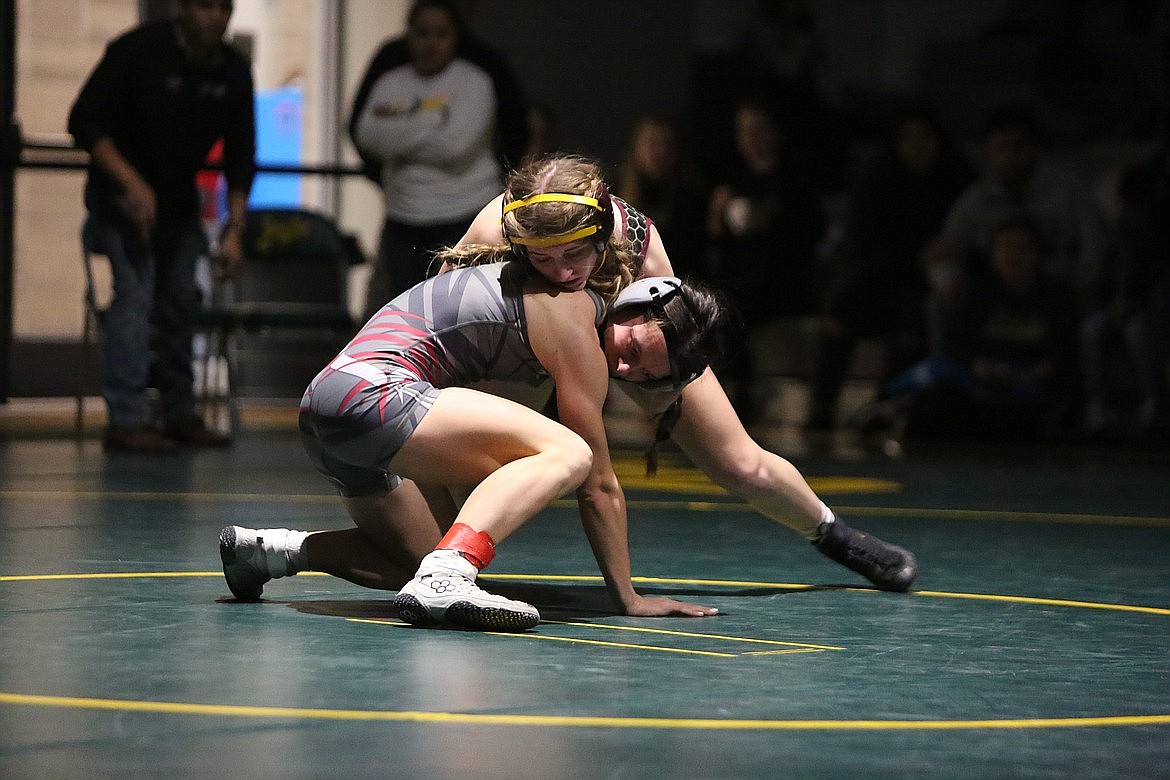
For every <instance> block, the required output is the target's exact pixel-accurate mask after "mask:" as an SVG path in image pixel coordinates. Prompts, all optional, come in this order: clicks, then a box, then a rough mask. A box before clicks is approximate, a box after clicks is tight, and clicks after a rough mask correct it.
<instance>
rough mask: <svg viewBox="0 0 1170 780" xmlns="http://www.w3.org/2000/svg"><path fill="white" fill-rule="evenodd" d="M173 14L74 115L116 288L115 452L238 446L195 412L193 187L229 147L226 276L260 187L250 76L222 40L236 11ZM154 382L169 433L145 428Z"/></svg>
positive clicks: (121, 53) (183, 8) (187, 2)
mask: <svg viewBox="0 0 1170 780" xmlns="http://www.w3.org/2000/svg"><path fill="white" fill-rule="evenodd" d="M178 8H179V15H178V17H177V18H175V19H173V20H167V21H161V22H151V23H148V24H145V25H143V26H141V27H138V28H136V29H134V30H131V31H130V32H128V33H126V34H124V35H122V36H121V37H119V38H117V39H116V40H114V41H113V42H112V43H111V44H110V45H109V46H108V47H107V48H106V51H105V54H104V55H103V56H102V59H101V61H100V62H99V63H98V64H97V67H96V68H95V69H94V71H93V72H92V73H91V74H90V76H89V78H88V79H87V80H86V82H85V85H84V86H83V87H82V89H81V92H80V94H79V95H78V96H77V100H76V102H75V103H74V104H73V107H72V109H71V111H70V113H69V132H70V133H71V134H72V135H73V138H74V141H75V142H76V144H77V145H78V146H80V147H82V148H84V149H85V150H87V151H88V152H89V154H90V166H89V175H88V179H87V181H86V186H85V206H86V210H87V212H88V219H87V223H86V228H85V236H86V241H87V243H88V245H89V246H90V248H91V249H93V250H95V251H98V252H100V253H101V254H104V255H106V256H107V257H108V258H109V261H110V269H111V272H112V274H113V280H114V297H113V300H112V301H111V303H110V305H109V308H108V309H107V311H106V315H105V317H104V318H103V322H102V326H103V349H104V353H105V358H104V360H105V372H104V379H103V388H102V394H103V396H104V397H105V400H106V405H107V408H108V412H109V414H108V426H107V428H106V432H105V436H104V439H103V444H104V446H105V448H106V449H108V450H123V451H131V452H165V451H168V450H172V449H174V448H175V447H176V446H177V445H178V444H182V445H187V446H193V447H219V446H226V445H227V444H230V439H228V438H227V437H226V436H223V435H221V434H218V433H216V432H214V431H210V430H208V429H207V428H206V427H205V425H204V422H203V420H202V419H201V418H200V417H199V416H198V415H197V414H196V412H195V397H194V389H193V384H194V383H193V376H192V337H193V331H192V317H191V314H192V312H193V311H194V310H195V309H196V307H197V306H198V305H199V298H198V295H197V288H196V282H195V271H196V263H197V261H198V259H199V257H200V256H202V255H204V254H205V253H206V252H207V251H208V246H207V243H208V242H207V237H206V234H205V233H204V228H203V223H202V221H201V219H200V200H199V195H198V192H197V190H196V187H195V174H196V173H197V172H198V171H199V170H200V168H201V167H202V166H203V164H204V160H205V159H206V158H207V155H208V153H209V152H210V151H211V149H212V146H213V145H214V144H215V143H216V141H217V140H219V139H221V138H222V139H223V165H224V173H225V175H226V178H227V207H228V218H227V221H226V224H225V225H224V228H223V233H222V235H221V236H220V240H219V245H218V249H219V253H220V255H221V257H222V260H223V273H224V274H226V275H229V276H230V275H232V274H234V273H235V272H236V270H237V268H238V267H239V264H240V263H241V262H242V261H243V259H244V257H243V247H242V232H243V227H244V218H245V215H246V213H247V206H248V193H249V191H250V189H251V186H252V178H253V176H254V174H255V119H254V90H253V85H252V71H251V65H250V64H249V62H248V61H247V59H245V58H244V56H243V55H241V54H240V53H239V52H237V51H236V50H235V49H233V48H231V47H230V46H228V45H227V44H226V43H224V40H223V37H224V34H225V32H226V31H227V25H228V21H229V20H230V19H231V15H232V4H231V2H228V0H180V2H179V5H178ZM152 347H153V362H152ZM152 380H153V384H154V386H155V387H157V389H158V391H159V394H160V402H161V407H162V422H163V429H162V430H161V431H159V430H158V429H156V428H154V427H153V426H151V425H150V424H149V420H148V413H147V403H146V388H147V385H148V383H149V382H151V381H152Z"/></svg>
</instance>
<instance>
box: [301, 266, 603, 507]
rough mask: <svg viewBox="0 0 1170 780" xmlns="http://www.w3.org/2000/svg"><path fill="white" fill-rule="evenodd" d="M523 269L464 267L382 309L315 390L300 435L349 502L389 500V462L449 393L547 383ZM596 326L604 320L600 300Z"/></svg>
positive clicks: (392, 482)
mask: <svg viewBox="0 0 1170 780" xmlns="http://www.w3.org/2000/svg"><path fill="white" fill-rule="evenodd" d="M528 273H529V271H528V269H527V267H526V266H524V265H522V264H519V263H496V264H492V265H481V266H473V267H469V268H459V269H456V270H453V271H449V272H448V273H445V274H440V275H439V276H437V277H435V278H433V279H428V280H427V281H425V282H422V283H421V284H418V285H415V286H414V287H412V288H411V289H409V290H407V291H406V292H404V293H402V294H401V295H399V296H398V297H397V298H395V299H394V300H392V301H390V303H388V304H386V305H385V306H383V307H382V308H381V309H380V310H379V311H378V313H377V314H375V315H374V316H373V317H371V318H370V321H369V322H367V323H366V324H365V326H363V327H362V329H361V330H360V331H359V332H358V334H357V335H356V336H354V338H353V340H352V341H350V342H349V344H348V345H346V347H345V348H344V349H343V350H342V351H341V353H340V354H339V355H338V356H337V357H336V358H334V359H333V360H332V361H330V363H329V365H328V366H326V367H325V368H324V369H323V370H322V371H321V372H320V373H319V374H317V376H316V378H314V379H313V381H312V382H311V383H310V384H309V387H308V389H307V390H306V391H305V395H304V397H303V398H302V399H301V406H300V429H301V434H302V440H303V442H304V445H305V449H306V450H307V451H308V453H309V457H310V459H311V460H312V461H313V465H314V466H316V468H317V470H318V471H320V472H321V473H322V474H324V475H325V476H326V478H328V479H329V480H330V481H331V482H333V483H334V485H336V486H337V488H338V490H339V491H340V492H341V494H342V495H344V496H365V495H377V494H380V493H385V492H386V491H388V490H392V489H393V488H395V487H396V486H397V484H398V482H399V481H400V480H399V479H398V478H397V477H396V476H394V475H390V474H388V473H387V470H386V469H387V463H388V462H389V461H390V459H391V458H392V457H394V455H395V453H397V452H398V450H399V449H400V448H401V447H402V445H403V444H404V443H405V442H406V440H407V439H408V438H409V437H410V435H411V434H412V433H413V432H414V430H415V428H416V427H417V426H418V424H419V422H420V421H421V420H422V418H423V416H424V415H426V413H427V410H429V409H430V408H431V405H432V404H433V403H434V400H435V398H436V397H438V394H439V392H440V390H442V388H444V387H466V386H468V385H471V384H472V383H474V382H477V381H480V380H501V381H507V382H524V383H535V382H539V381H541V380H543V379H544V378H546V377H547V376H548V372H547V371H546V370H545V369H544V367H543V366H541V364H540V362H539V361H538V360H537V358H536V355H535V354H533V352H532V348H531V346H530V345H529V343H528V332H527V323H526V321H525V318H524V299H523V284H524V280H525V278H526V276H527V274H528ZM589 295H590V296H591V297H592V298H593V301H594V305H595V306H596V311H597V314H596V318H595V323H596V324H597V325H600V324H601V322H602V319H603V317H604V306H603V304H602V301H601V298H600V297H599V296H598V295H596V294H595V293H593V292H589Z"/></svg>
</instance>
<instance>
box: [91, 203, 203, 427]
mask: <svg viewBox="0 0 1170 780" xmlns="http://www.w3.org/2000/svg"><path fill="white" fill-rule="evenodd" d="M84 236H85V238H84V240H85V242H86V245H87V246H88V247H89V249H90V251H93V252H96V253H97V254H103V255H105V256H106V257H107V258H108V259H109V262H110V271H111V274H112V276H113V283H114V293H113V298H112V299H111V301H110V305H109V306H108V307H107V309H106V312H105V315H104V316H103V317H102V348H103V352H104V377H103V382H102V396H103V397H104V398H105V401H106V407H107V409H108V415H109V417H108V422H109V424H110V425H115V426H134V425H143V424H146V423H147V422H148V420H147V405H146V388H147V387H148V386H153V387H155V388H157V389H158V391H159V399H160V402H161V405H162V413H163V417H164V419H167V420H174V419H178V418H181V417H189V416H191V415H193V414H194V413H195V395H194V387H193V385H194V379H193V376H192V371H191V360H192V354H191V351H192V344H191V342H192V337H193V335H194V329H193V317H192V315H193V314H194V312H195V311H196V310H197V308H198V306H199V305H200V304H199V293H198V290H197V288H196V285H195V266H196V263H197V261H198V259H199V257H200V256H201V255H203V254H205V253H206V252H207V248H208V247H207V236H206V235H205V234H204V232H203V227H202V225H201V224H200V222H199V220H198V219H197V218H195V217H192V218H191V219H190V220H183V221H172V222H166V223H161V224H160V226H159V228H158V229H157V230H156V231H155V233H154V240H153V241H152V242H148V241H147V240H145V239H144V238H143V237H142V236H141V235H139V234H138V231H137V230H135V229H134V228H133V227H131V226H130V225H129V224H126V223H123V222H122V221H121V220H119V221H111V220H106V219H102V218H99V217H97V216H94V215H92V214H91V215H90V217H89V219H88V222H87V224H86V227H85V231H84Z"/></svg>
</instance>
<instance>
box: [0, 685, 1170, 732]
mask: <svg viewBox="0 0 1170 780" xmlns="http://www.w3.org/2000/svg"><path fill="white" fill-rule="evenodd" d="M0 704H23V705H29V706H36V707H61V708H66V709H86V710H114V711H118V712H151V713H162V714H172V715H218V716H222V717H246V718H295V719H302V720H303V719H314V720H347V721H392V722H406V723H432V724H448V725H477V726H529V727H550V726H555V727H578V728H597V727H608V728H638V729H702V730H722V731H729V730H739V731H743V730H754V731H958V730H971V729H1052V728H1085V727H1089V726H1097V727H1099V726H1114V727H1116V726H1129V727H1133V726H1165V725H1170V715H1114V716H1103V717H1086V718H1004V719H1000V720H763V719H751V720H748V719H734V718H728V719H718V718H621V717H605V716H587V715H578V716H574V715H486V714H473V713H462V712H415V711H409V710H403V711H394V710H342V709H323V708H307V707H253V706H242V705H232V704H198V703H194V702H166V701H135V700H133V699H96V698H78V697H71V696H37V695H30V694H22V693H3V692H0Z"/></svg>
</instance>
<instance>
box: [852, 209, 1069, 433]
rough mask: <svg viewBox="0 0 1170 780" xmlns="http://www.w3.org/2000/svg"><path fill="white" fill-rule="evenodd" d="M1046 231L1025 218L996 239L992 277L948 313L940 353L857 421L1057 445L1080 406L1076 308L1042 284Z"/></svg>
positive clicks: (977, 280)
mask: <svg viewBox="0 0 1170 780" xmlns="http://www.w3.org/2000/svg"><path fill="white" fill-rule="evenodd" d="M1042 246H1043V244H1042V236H1041V231H1040V228H1039V227H1038V226H1037V225H1036V224H1035V223H1034V222H1033V221H1032V220H1031V219H1029V218H1028V217H1026V216H1016V217H1012V218H1009V219H1008V220H1007V221H1005V222H1004V223H1003V224H1002V225H1000V226H999V228H998V229H997V230H995V231H993V233H992V238H991V256H990V260H989V263H988V268H987V269H986V271H987V272H986V273H980V274H978V275H977V276H974V277H973V278H972V281H971V283H970V284H968V285H966V286H965V287H964V288H963V292H962V293H961V295H960V297H959V299H958V300H957V302H956V305H954V306H953V307H950V308H948V309H947V317H946V319H945V320H944V321H943V323H942V325H943V327H942V344H941V349H940V350H939V351H938V352H937V353H936V354H934V355H932V356H931V357H929V358H926V359H925V360H923V361H922V362H920V363H918V364H917V365H915V366H913V367H912V368H910V369H908V370H907V371H905V372H903V373H902V374H900V375H898V376H896V377H894V378H893V379H892V380H891V381H889V382H888V383H886V385H885V386H884V387H883V388H882V391H881V400H880V401H879V402H878V403H876V404H874V405H873V406H871V407H870V408H869V409H868V410H867V413H866V415H865V417H864V419H863V420H861V421H860V422H861V423H862V425H863V426H864V427H866V428H867V429H868V430H869V431H870V432H874V431H876V430H878V429H881V428H887V427H889V426H891V425H892V424H894V423H895V422H897V421H898V418H899V417H905V416H908V418H909V419H908V423H907V424H908V430H907V435H908V436H942V437H946V438H952V437H960V438H980V439H987V438H996V439H1036V438H1041V439H1051V438H1055V437H1057V436H1058V435H1060V434H1061V433H1062V432H1063V431H1064V429H1065V428H1064V426H1063V423H1064V422H1066V421H1067V419H1068V416H1069V411H1070V409H1071V406H1072V402H1073V399H1074V398H1075V391H1074V388H1075V377H1076V348H1077V344H1076V339H1077V335H1076V322H1077V317H1078V314H1077V306H1076V302H1075V299H1074V297H1073V295H1072V294H1071V292H1070V291H1069V289H1068V287H1067V286H1066V285H1065V284H1064V283H1063V282H1061V281H1060V280H1057V279H1053V278H1051V277H1049V276H1046V275H1045V274H1044V273H1043V271H1042V270H1041V269H1042V267H1043V266H1044V258H1043V254H1042Z"/></svg>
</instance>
